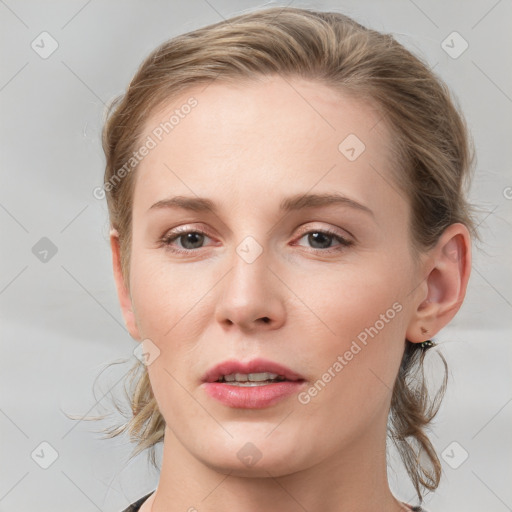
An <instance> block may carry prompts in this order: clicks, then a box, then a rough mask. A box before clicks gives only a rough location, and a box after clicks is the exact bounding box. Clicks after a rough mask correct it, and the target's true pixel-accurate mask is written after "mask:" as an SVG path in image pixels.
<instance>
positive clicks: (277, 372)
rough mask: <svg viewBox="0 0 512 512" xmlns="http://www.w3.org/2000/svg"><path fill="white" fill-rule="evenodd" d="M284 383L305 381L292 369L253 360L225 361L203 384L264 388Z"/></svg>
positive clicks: (262, 360) (210, 372)
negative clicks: (216, 383)
mask: <svg viewBox="0 0 512 512" xmlns="http://www.w3.org/2000/svg"><path fill="white" fill-rule="evenodd" d="M283 381H290V382H297V381H304V378H303V377H302V375H299V374H298V373H296V372H294V371H292V370H290V368H287V367H286V366H283V365H281V364H278V363H274V362H273V361H268V360H266V359H253V360H252V361H249V362H246V363H243V362H241V361H236V360H229V361H224V362H223V363H220V364H218V365H216V366H214V367H213V368H211V369H210V370H208V371H207V372H206V374H205V375H204V376H203V382H220V383H226V384H228V383H229V384H230V385H232V386H248V387H250V386H264V385H268V384H272V383H275V382H283Z"/></svg>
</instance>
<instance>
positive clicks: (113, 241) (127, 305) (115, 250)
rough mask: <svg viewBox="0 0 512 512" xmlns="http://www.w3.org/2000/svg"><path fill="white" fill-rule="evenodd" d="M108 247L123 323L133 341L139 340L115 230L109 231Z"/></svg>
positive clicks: (117, 234)
mask: <svg viewBox="0 0 512 512" xmlns="http://www.w3.org/2000/svg"><path fill="white" fill-rule="evenodd" d="M110 247H111V249H112V266H113V269H114V280H115V282H116V288H117V296H118V297H119V304H120V305H121V311H122V313H123V318H124V322H125V324H126V327H127V328H128V332H129V333H130V336H131V337H132V338H134V339H135V340H140V339H141V337H140V334H139V328H138V327H137V323H136V321H135V315H134V314H133V306H132V298H131V296H130V292H129V290H128V288H127V287H126V285H125V282H124V278H123V274H122V272H121V251H120V246H119V233H118V232H117V230H116V229H111V230H110Z"/></svg>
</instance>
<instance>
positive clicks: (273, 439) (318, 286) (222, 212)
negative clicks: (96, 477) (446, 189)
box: [111, 77, 471, 512]
mask: <svg viewBox="0 0 512 512" xmlns="http://www.w3.org/2000/svg"><path fill="white" fill-rule="evenodd" d="M190 96H194V97H195V98H196V99H197V100H198V105H197V107H195V109H194V110H193V111H192V112H191V113H190V114H189V115H188V116H186V117H185V118H184V119H182V120H181V121H180V123H179V125H178V126H176V127H175V128H174V130H173V131H172V133H171V134H169V135H168V136H166V137H165V138H164V139H163V140H162V142H160V143H159V144H158V145H157V147H156V148H154V149H152V150H151V151H150V152H149V154H148V155H147V156H146V157H145V158H144V159H143V161H142V162H141V164H140V165H139V167H138V169H137V171H136V172H137V176H136V184H135V190H134V198H133V226H132V229H133V244H132V253H131V260H130V273H129V278H130V282H129V285H130V286H129V288H128V286H127V284H128V283H125V282H124V281H123V278H122V274H121V270H120V256H119V240H118V233H117V232H116V231H115V230H112V232H111V246H112V254H113V265H114V275H115V279H116V285H117V289H118V294H119V299H120V304H121V308H122V311H123V315H124V318H125V322H126V325H127V327H128V329H129V332H130V334H131V336H132V337H133V338H134V339H135V340H138V341H141V340H144V339H150V340H151V343H152V344H154V346H156V347H158V350H159V351H160V354H159V356H158V357H157V358H156V359H155V360H154V361H153V362H152V363H151V364H150V365H149V366H148V367H147V369H148V372H149V376H150V380H151V385H152V389H153V392H154V395H155V397H156V400H157V403H158V406H159V409H160V411H161V413H162V415H163V416H164V418H165V421H166V424H167V427H166V432H165V441H164V452H163V462H162V468H161V474H160V481H159V484H158V488H157V490H156V492H155V494H153V495H152V497H151V498H150V499H149V500H148V501H147V502H146V503H145V504H144V505H143V507H142V511H143V512H147V511H149V510H152V511H153V512H163V511H167V512H174V511H184V510H193V509H192V508H191V507H195V509H197V510H199V511H201V512H203V511H205V512H206V511H218V510H229V509H233V510H244V511H245V512H253V511H254V512H256V511H261V510H265V509H266V510H280V511H281V512H288V511H290V512H291V511H297V510H302V509H305V510H308V511H310V512H314V511H320V510H322V511H323V512H331V511H332V512H334V511H336V512H346V511H351V512H359V511H360V512H363V511H366V512H367V511H369V510H380V511H386V512H391V511H398V510H404V506H403V504H400V502H399V501H398V500H397V499H396V498H395V497H394V496H393V495H392V493H391V491H390V489H389V486H388V481H387V473H386V457H385V443H386V421H387V417H388V412H389V406H390V400H391V390H392V387H393V383H394V380H395V378H396V375H397V372H398V369H399V366H400V361H401V358H402V354H403V350H404V340H405V339H406V338H407V339H409V340H410V341H412V342H421V341H424V340H426V339H429V338H431V337H432V336H433V335H435V334H436V333H437V332H438V331H439V330H440V329H441V328H442V327H443V326H444V325H446V324H447V323H448V322H449V321H450V320H451V318H452V317H453V316H454V315H455V313H456V312H457V310H458V309H459V307H460V305H461V303H462V300H463V298H464V294H465V291H466V286H467V281H468V278H469V269H470V265H471V256H470V239H469V234H468V231H467V229H466V228H465V226H463V225H462V224H453V225H452V226H450V227H449V228H447V229H446V230H445V232H444V233H443V235H442V236H441V237H440V239H439V242H438V244H437V245H436V246H435V247H434V248H433V249H431V250H430V251H428V252H424V253H422V254H421V255H420V256H419V257H418V256H417V255H415V254H414V252H413V251H412V248H411V240H410V236H409V231H408V223H409V219H410V204H409V200H408V198H407V197H405V195H404V193H402V192H401V191H400V189H399V188H398V187H397V186H396V185H394V181H393V176H392V173H391V169H392V168H393V166H395V167H396V163H395V162H394V161H393V158H392V153H391V151H390V147H391V143H392V137H391V135H390V133H389V131H388V130H387V128H386V127H385V125H384V123H383V122H379V119H380V116H379V114H378V112H376V111H375V110H374V109H373V108H372V107H371V106H370V105H368V104H364V103H362V102H360V101H357V100H354V99H353V98H350V97H348V96H345V95H344V94H340V93H339V92H335V91H334V90H332V89H330V88H328V87H327V86H324V85H320V84H318V83H313V82H309V81H305V80H302V79H298V78H297V79H293V80H291V79H287V80H284V79H282V78H280V77H273V78H271V79H265V80H262V81H260V82H254V83H253V84H237V85H233V84H227V83H222V82H220V81H217V82H214V83H213V84H211V85H209V86H208V87H207V88H205V87H204V85H203V86H201V87H198V86H196V87H194V88H191V89H190V90H188V91H187V92H186V94H185V93H184V94H183V95H182V96H180V98H176V99H174V100H173V101H170V102H169V103H168V104H167V105H165V108H163V109H160V110H159V111H158V112H157V113H154V114H153V115H152V116H151V117H150V118H149V119H148V120H147V123H146V130H145V133H144V134H143V137H146V136H147V135H149V134H151V132H152V130H153V129H154V128H155V126H158V124H159V123H160V122H162V120H164V119H168V118H169V116H170V115H171V113H172V112H173V111H174V110H175V109H176V108H179V107H180V105H183V104H184V103H185V102H186V100H187V98H189V97H190ZM348 134H356V135H357V137H358V138H359V139H360V140H361V141H363V142H364V144H365V146H366V148H365V150H364V152H363V153H361V155H360V156H359V157H358V158H357V159H356V160H354V161H349V160H348V159H347V158H346V157H345V156H344V155H343V154H342V153H341V152H340V151H339V150H338V145H339V144H340V142H342V141H343V140H344V139H345V138H346V137H347V135H348ZM377 171H378V172H377ZM333 192H337V193H339V194H342V195H344V196H346V197H348V198H351V199H352V200H353V201H356V202H357V203H360V204H361V205H364V206H366V207H367V208H369V209H370V210H371V212H372V213H368V212H365V211H363V210H362V209H358V208H354V207H351V206H349V205H346V204H342V205H339V204H337V205H329V206H321V207H312V208H301V209H299V210H297V211H292V212H289V213H287V214H283V213H282V212H280V211H279V204H280V202H281V201H282V200H283V199H284V198H286V197H289V196H292V195H295V194H301V195H302V194H306V193H333ZM177 195H181V196H187V197H197V196H200V197H205V198H209V199H211V200H212V201H213V202H214V203H215V205H216V206H217V208H218V211H217V213H216V214H214V213H211V212H208V211H199V212H197V211H188V210H184V209H180V208H163V209H151V210H150V211H148V210H149V209H150V207H151V206H152V205H153V204H154V203H156V202H157V201H160V200H162V199H165V198H168V197H171V196H177ZM179 226H181V227H183V228H187V229H188V230H189V231H193V232H194V231H195V232H197V231H198V230H199V231H203V232H205V233H206V235H207V236H206V237H205V238H204V239H201V238H200V237H199V242H197V239H196V240H195V242H196V245H195V246H194V245H193V244H192V245H190V243H189V245H187V240H186V239H184V237H182V238H181V239H179V238H178V239H176V240H175V241H174V242H172V245H171V247H172V248H175V249H176V248H177V249H182V250H186V249H187V248H188V249H189V250H188V252H187V253H185V254H178V253H175V252H172V251H171V250H170V249H169V248H168V247H167V248H166V247H165V246H164V245H163V244H162V243H161V242H159V240H160V239H161V238H162V237H163V236H164V235H166V234H168V233H169V232H170V231H172V230H174V229H175V228H177V227H179ZM325 229H330V230H334V231H335V232H336V235H337V236H340V237H343V238H345V239H346V240H349V241H351V242H352V244H351V245H349V246H345V245H342V244H341V243H340V242H339V241H338V240H337V239H336V237H329V236H327V238H326V239H325V238H324V239H320V242H318V241H317V242H316V243H315V240H314V239H312V237H311V236H308V234H309V235H311V233H315V232H318V230H325ZM248 236H250V237H253V239H254V240H255V241H256V242H257V244H259V246H260V248H261V250H262V253H261V255H260V256H259V257H258V258H257V259H256V260H255V261H253V262H252V263H248V262H247V261H245V260H244V259H243V258H242V257H240V256H239V254H238V253H237V251H236V249H237V246H239V244H240V243H241V242H242V241H243V240H244V239H245V238H246V237H248ZM201 240H202V242H201ZM201 243H202V245H201ZM190 247H192V248H190ZM194 247H197V248H194ZM251 250H253V249H251ZM395 303H398V304H399V305H401V307H402V308H401V311H400V312H399V313H397V314H396V315H394V318H393V319H392V320H389V321H388V322H386V323H385V326H384V327H383V328H381V329H380V330H379V332H378V334H377V335H375V336H374V337H373V338H369V340H368V343H367V345H366V346H363V347H362V349H361V351H360V352H359V353H358V354H357V355H356V356H354V357H353V359H352V360H351V361H349V362H348V363H347V364H346V365H345V366H344V367H343V370H342V371H340V372H339V373H336V376H335V377H334V378H332V379H331V381H330V382H329V383H328V384H327V385H326V386H325V387H324V388H323V389H322V391H321V392H319V393H318V394H317V395H316V396H315V397H312V398H311V400H310V402H309V403H307V404H303V403H300V401H299V400H298V398H297V395H292V396H291V397H288V398H286V399H285V400H283V401H281V402H279V403H277V404H275V405H273V406H271V407H268V408H266V409H260V410H242V409H236V408H230V407H227V406H225V405H223V404H221V403H220V402H217V401H216V400H214V399H212V398H210V397H209V396H208V395H207V394H206V393H205V392H204V389H203V388H202V386H201V384H202V382H201V378H202V376H203V374H204V373H205V372H206V371H207V370H208V369H209V368H211V367H212V366H213V365H215V364H217V363H219V362H221V361H224V360H226V359H232V358H233V359H239V360H244V361H247V360H250V359H252V358H255V357H263V358H266V359H270V360H273V361H276V362H278V363H281V364H283V365H286V366H288V367H289V368H291V369H292V370H294V371H296V372H298V373H300V374H301V375H302V376H304V377H305V379H306V381H307V382H306V383H305V384H304V389H306V390H307V389H309V388H310V387H311V386H312V385H313V384H314V383H315V382H316V381H317V380H318V379H320V378H321V377H322V375H323V374H324V373H325V372H327V371H328V369H329V368H330V367H332V366H333V363H334V362H335V361H336V360H337V357H338V356H339V355H340V354H341V355H342V354H344V353H345V352H346V351H347V350H348V349H349V348H350V346H351V343H352V342H353V341H354V340H356V339H357V336H358V334H360V333H361V332H362V331H364V329H365V328H367V327H370V326H373V325H375V324H376V321H377V320H379V318H381V316H380V315H382V314H384V315H386V311H388V310H389V309H390V308H392V305H393V304H395ZM265 317H266V320H263V319H264V318H265ZM424 330H427V331H428V332H427V333H425V332H424ZM246 443H252V444H253V445H254V446H256V447H257V449H258V451H259V452H260V454H261V458H260V460H259V461H258V462H257V463H256V464H254V465H252V466H248V465H246V464H244V463H243V462H242V461H241V460H240V459H239V458H238V456H237V453H238V451H239V450H240V449H241V448H242V447H243V446H244V445H246Z"/></svg>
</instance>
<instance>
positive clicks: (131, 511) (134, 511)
mask: <svg viewBox="0 0 512 512" xmlns="http://www.w3.org/2000/svg"><path fill="white" fill-rule="evenodd" d="M154 492H155V491H151V492H150V493H149V494H146V496H143V497H142V498H140V499H138V500H137V501H136V502H134V503H132V504H131V505H130V506H129V507H128V508H126V509H124V510H123V512H138V511H139V509H140V507H142V504H143V503H144V502H145V501H146V500H147V499H148V498H149V497H150V496H151V495H152V494H153V493H154Z"/></svg>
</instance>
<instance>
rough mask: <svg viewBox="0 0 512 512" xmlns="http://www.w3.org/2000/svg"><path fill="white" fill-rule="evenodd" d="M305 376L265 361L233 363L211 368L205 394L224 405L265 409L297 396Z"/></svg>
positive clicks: (224, 363)
mask: <svg viewBox="0 0 512 512" xmlns="http://www.w3.org/2000/svg"><path fill="white" fill-rule="evenodd" d="M305 382H306V381H305V379H304V377H302V375H299V374H298V373H296V372H294V371H292V370H290V369H289V368H287V367H286V366H283V365H280V364H278V363H274V362H272V361H268V360H265V359H254V360H252V361H249V362H247V363H242V362H241V361H236V360H231V361H225V362H223V363H221V364H218V365H217V366H215V367H213V368H211V369H210V370H209V371H208V372H206V374H205V375H204V377H203V386H204V390H205V391H206V393H207V394H208V395H209V396H210V397H211V398H213V399H215V400H217V401H219V402H220V403H222V404H223V405H226V406H228V407H231V408H238V409H263V408H265V407H269V406H271V405H274V404H276V403H277V402H279V401H281V400H283V399H285V398H286V397H289V396H290V395H292V394H294V393H297V392H298V391H300V389H302V387H303V386H305Z"/></svg>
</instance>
